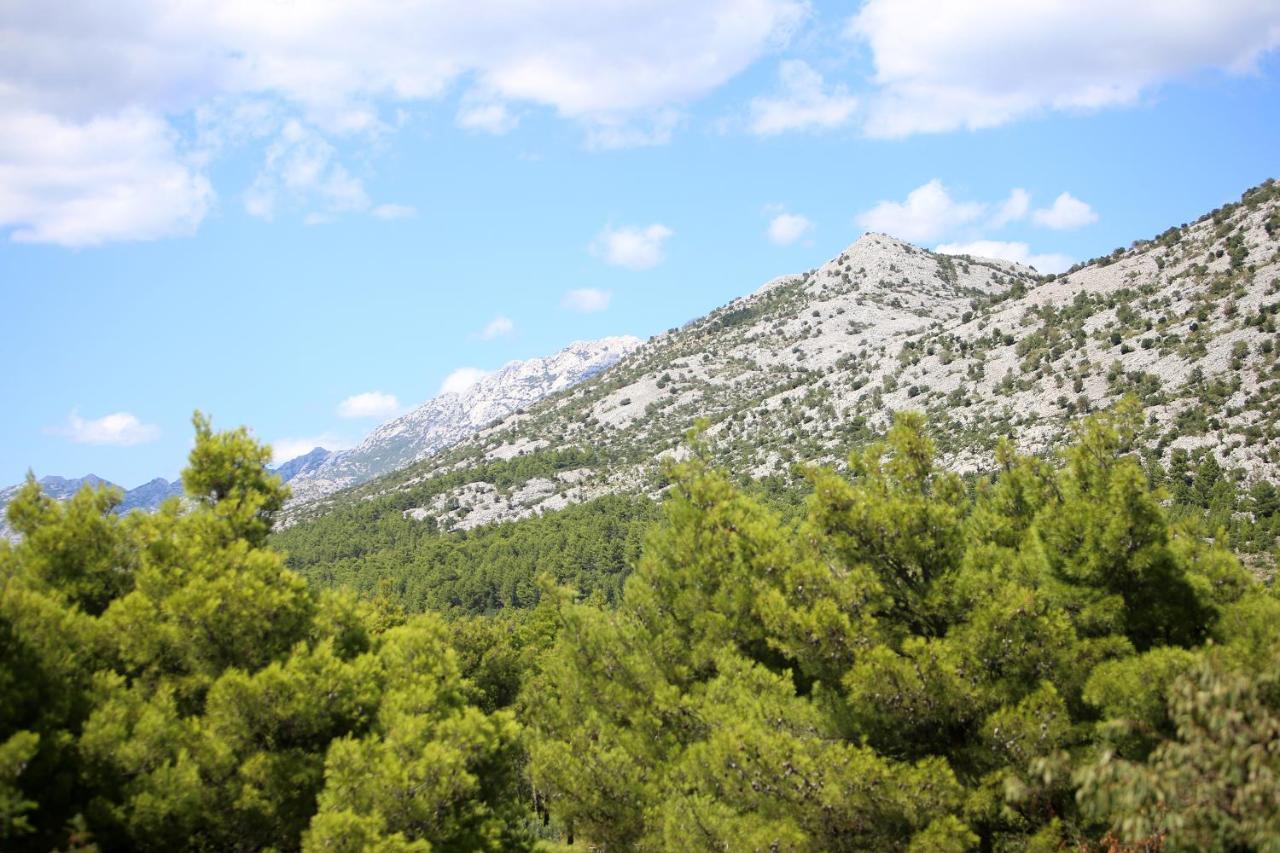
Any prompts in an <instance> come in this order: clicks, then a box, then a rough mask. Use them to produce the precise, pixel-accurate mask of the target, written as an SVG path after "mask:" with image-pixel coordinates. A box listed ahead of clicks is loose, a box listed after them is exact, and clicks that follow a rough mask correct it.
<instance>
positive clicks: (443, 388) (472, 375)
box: [440, 367, 489, 394]
mask: <svg viewBox="0 0 1280 853" xmlns="http://www.w3.org/2000/svg"><path fill="white" fill-rule="evenodd" d="M488 375H489V371H487V370H481V369H480V368H478V367H459V368H458V369H457V370H455V371H453V373H450V374H449V375H448V376H446V377H445V378H444V381H443V382H441V383H440V393H441V394H461V393H462V392H463V391H466V390H467V389H468V388H470V387H471V386H472V385H475V384H476V383H477V382H479V381H480V380H481V379H484V378H485V377H486V376H488Z"/></svg>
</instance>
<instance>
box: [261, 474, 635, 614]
mask: <svg viewBox="0 0 1280 853" xmlns="http://www.w3.org/2000/svg"><path fill="white" fill-rule="evenodd" d="M657 517H658V508H657V504H655V503H654V501H653V500H651V499H649V498H646V497H643V496H622V495H607V496H604V497H601V498H597V499H595V500H593V501H590V502H588V503H584V504H578V505H574V506H570V507H567V508H565V509H563V510H561V511H559V512H554V513H548V514H546V515H538V516H533V517H531V518H526V519H522V520H520V521H519V522H516V523H508V524H491V525H484V526H481V527H478V528H476V529H474V530H467V531H458V532H449V533H442V532H439V531H438V530H437V529H436V526H435V524H434V523H433V522H431V521H430V520H428V521H425V522H424V521H414V520H412V519H405V518H402V517H400V516H399V515H398V514H396V515H384V516H381V517H380V518H378V519H377V520H376V521H372V522H368V521H367V520H366V518H365V517H364V516H361V515H342V516H339V517H337V518H332V519H331V518H328V517H326V518H323V519H320V520H319V521H316V522H312V523H309V524H301V525H298V526H296V527H292V528H289V529H287V530H283V531H281V532H279V533H277V534H275V535H274V536H273V537H272V544H273V545H274V546H275V547H277V548H279V549H281V550H283V551H284V552H285V553H286V555H287V556H286V560H287V563H288V565H289V566H290V567H291V568H293V569H295V570H296V571H297V572H298V573H299V574H301V575H302V576H303V577H305V578H307V579H308V580H309V581H311V582H312V583H314V584H316V585H318V586H323V587H339V586H346V587H350V588H352V589H355V590H357V591H359V592H360V593H361V594H363V595H365V596H366V597H376V596H379V595H381V596H386V597H389V598H391V599H393V600H395V601H396V603H397V604H399V605H400V606H402V607H404V608H405V609H407V610H409V611H410V612H415V613H420V612H423V611H427V610H434V611H443V612H450V613H457V614H482V613H494V612H497V611H499V610H502V609H504V608H521V607H532V606H533V605H534V604H536V603H537V601H538V596H539V590H538V586H537V582H536V579H537V577H538V575H539V574H540V573H544V572H545V573H548V574H550V575H551V576H552V577H553V578H554V579H555V581H556V582H557V583H561V584H568V585H570V586H572V587H574V588H576V589H580V590H587V591H598V592H599V593H600V594H601V595H603V596H604V599H605V600H606V601H608V602H614V601H616V600H617V599H618V598H620V597H621V594H622V582H623V580H624V579H625V578H626V574H627V572H628V571H629V570H630V567H631V566H633V565H634V564H635V562H636V559H637V557H638V556H639V553H640V545H641V542H642V540H643V537H644V532H645V530H647V529H648V527H649V526H650V524H651V523H652V522H653V521H654V520H656V519H657ZM352 551H356V553H355V554H352V553H351V552H352Z"/></svg>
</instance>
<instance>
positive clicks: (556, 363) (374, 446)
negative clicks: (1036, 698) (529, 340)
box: [292, 337, 641, 505]
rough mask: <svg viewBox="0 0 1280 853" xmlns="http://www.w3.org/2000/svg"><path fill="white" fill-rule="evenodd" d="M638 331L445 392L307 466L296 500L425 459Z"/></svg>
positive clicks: (608, 360)
mask: <svg viewBox="0 0 1280 853" xmlns="http://www.w3.org/2000/svg"><path fill="white" fill-rule="evenodd" d="M640 344H641V341H640V340H639V339H638V338H632V337H610V338H601V339H600V340H596V341H576V342H574V343H572V344H569V346H567V347H565V348H564V349H562V350H560V351H559V352H557V353H555V354H554V355H550V356H546V357H544V358H531V359H528V360H527V361H513V362H510V363H509V364H507V365H506V366H504V367H503V368H502V369H501V370H498V371H496V372H495V373H493V374H491V375H489V376H486V377H484V378H482V379H481V380H480V381H478V382H476V383H475V384H474V385H472V386H471V387H469V388H467V389H466V390H464V391H461V392H456V391H450V392H445V393H442V394H440V395H439V396H437V397H434V398H432V399H430V400H428V401H427V402H425V403H423V404H422V405H421V406H418V407H417V408H416V409H414V410H413V411H411V412H409V413H407V414H404V415H401V416H400V417H397V418H394V419H393V420H390V421H387V422H386V423H384V424H382V425H381V426H380V427H378V428H377V429H375V430H374V431H373V432H371V433H370V434H369V435H368V436H367V437H366V438H365V439H364V441H362V442H360V444H359V445H357V446H356V447H353V448H351V449H350V450H344V451H340V452H338V453H334V454H332V455H331V456H329V457H328V458H326V459H324V460H323V462H321V463H320V464H318V465H315V466H314V467H312V468H310V469H308V470H305V471H301V472H300V473H299V474H298V476H297V477H296V479H295V480H294V481H293V484H292V485H293V503H294V504H295V505H296V504H300V503H306V502H310V501H315V500H317V499H319V498H323V497H325V496H326V495H329V494H331V493H333V492H336V491H338V490H340V489H343V488H347V487H349V486H353V485H358V484H360V483H364V482H367V481H369V480H372V479H373V478H375V477H377V476H379V475H381V474H386V473H388V472H391V471H396V470H398V469H400V468H403V467H405V466H406V465H409V464H412V463H413V462H416V461H418V460H421V459H424V458H426V457H428V456H430V455H431V454H433V453H436V452H437V451H439V450H441V449H442V448H445V447H449V446H451V445H453V444H456V443H457V442H458V441H460V440H462V439H463V438H466V437H467V436H469V435H472V434H474V433H475V432H477V431H479V430H480V429H482V428H484V427H485V426H487V425H489V424H492V423H494V422H495V421H499V420H501V419H502V418H505V417H507V416H508V415H511V414H512V413H513V412H517V411H519V410H521V409H523V408H524V407H526V406H529V405H531V404H533V403H535V402H537V401H538V400H540V399H542V398H543V397H546V396H547V395H548V394H554V393H556V392H559V391H563V390H565V389H567V388H570V387H572V386H574V385H577V384H578V383H580V382H582V381H584V380H587V379H590V378H591V377H592V376H595V375H596V374H597V373H599V372H601V371H602V370H604V369H606V368H607V367H609V366H611V365H613V364H614V363H616V362H617V361H618V360H619V359H621V358H622V357H623V356H625V355H626V354H627V353H630V352H632V351H633V350H635V349H636V347H638V346H640Z"/></svg>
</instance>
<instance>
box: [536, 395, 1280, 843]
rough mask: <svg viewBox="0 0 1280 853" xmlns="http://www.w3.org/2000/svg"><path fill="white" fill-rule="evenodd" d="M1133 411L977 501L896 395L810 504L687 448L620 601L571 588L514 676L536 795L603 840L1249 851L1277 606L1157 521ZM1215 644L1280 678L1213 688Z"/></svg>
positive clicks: (1207, 550) (1267, 725)
mask: <svg viewBox="0 0 1280 853" xmlns="http://www.w3.org/2000/svg"><path fill="white" fill-rule="evenodd" d="M1137 417H1138V416H1137V412H1136V410H1135V409H1134V408H1133V407H1132V406H1122V407H1120V408H1119V409H1118V410H1117V411H1116V412H1114V413H1111V414H1107V415H1102V416H1097V417H1094V418H1092V419H1091V420H1089V421H1087V422H1085V423H1083V424H1082V425H1081V426H1080V428H1079V429H1078V432H1077V440H1076V442H1075V444H1074V445H1073V446H1072V447H1071V448H1070V449H1069V450H1068V451H1067V452H1066V454H1065V456H1064V459H1063V465H1062V466H1061V468H1055V467H1053V466H1051V465H1048V464H1045V463H1043V462H1038V461H1035V460H1032V459H1028V458H1022V457H1019V456H1017V455H1016V454H1015V453H1013V452H1012V450H1011V449H1010V448H1009V447H1008V446H1003V447H1001V449H1000V450H999V451H998V454H997V468H998V470H997V473H996V474H995V476H994V477H992V478H990V479H989V480H987V481H984V482H982V483H979V484H978V487H977V489H976V492H974V493H972V494H971V493H970V492H968V491H966V489H965V487H964V485H963V484H962V483H961V481H960V480H959V479H958V478H957V477H955V476H954V475H953V474H950V473H947V472H945V471H943V470H941V469H939V468H938V467H937V466H936V465H935V463H934V458H933V448H932V446H931V443H930V441H929V440H928V438H927V437H926V435H925V432H924V429H923V424H922V422H921V420H920V419H919V418H918V417H917V416H914V415H903V416H900V417H899V418H898V420H897V422H896V424H895V425H894V427H893V429H892V430H891V431H890V433H889V435H888V437H887V440H886V441H885V442H884V443H883V444H879V445H876V446H873V447H871V448H869V449H868V450H867V451H866V452H864V453H861V454H858V455H856V456H855V457H854V458H853V459H852V460H851V465H850V469H849V473H848V475H841V474H837V473H835V472H832V471H829V470H819V471H815V472H812V473H811V475H810V479H811V481H812V484H813V493H812V495H811V497H810V498H809V502H808V507H807V511H806V513H805V514H804V516H803V517H802V518H801V519H799V520H797V521H785V520H784V519H782V518H781V517H779V516H777V515H775V514H774V513H772V512H771V511H769V510H768V509H766V508H765V507H763V506H762V505H761V504H759V503H758V502H757V501H755V500H753V499H752V498H750V497H748V496H746V495H744V494H743V493H742V492H741V491H739V490H738V489H736V488H735V487H734V486H732V485H731V484H730V482H729V480H728V479H727V478H726V477H725V475H723V474H722V473H720V472H718V471H716V470H714V469H713V468H711V467H709V466H708V465H707V464H706V463H705V462H704V461H702V459H701V458H695V459H694V460H692V461H690V462H688V463H685V464H683V465H680V466H678V467H677V468H675V469H674V470H673V472H672V477H673V480H674V484H675V485H674V488H673V490H672V494H671V496H670V498H669V499H668V501H667V504H666V507H665V521H664V522H663V523H662V524H661V525H660V526H659V527H658V528H657V529H656V530H655V531H654V533H653V534H652V536H651V538H650V540H649V541H648V543H647V545H646V548H645V550H644V556H643V558H642V559H641V561H640V563H639V566H638V568H637V570H636V572H635V573H634V574H633V576H632V577H631V578H630V579H629V580H628V582H627V584H626V587H625V592H624V596H623V600H622V602H621V604H620V606H619V607H617V608H616V609H613V610H606V609H601V608H599V607H595V606H591V605H584V604H576V603H573V602H572V596H571V594H570V593H568V592H567V591H566V592H562V593H561V595H560V599H559V604H558V612H559V614H560V620H561V625H562V627H561V631H560V636H559V639H558V640H557V642H556V644H555V645H554V647H553V648H552V650H551V651H550V652H549V653H548V654H547V656H546V657H545V658H544V659H543V660H542V661H541V665H540V672H538V673H537V674H536V675H534V676H533V677H532V678H531V680H530V681H529V682H528V683H527V684H526V687H525V700H524V701H525V703H526V705H527V707H528V725H529V727H530V729H531V737H530V740H531V743H530V747H529V749H530V773H531V776H532V779H533V782H534V785H535V787H536V789H537V790H539V791H540V792H541V793H542V794H543V795H544V796H545V797H546V798H547V799H548V801H549V802H550V809H551V811H552V813H553V814H555V815H557V816H558V817H559V818H560V819H561V820H562V821H563V822H564V823H565V825H567V826H571V827H572V828H573V830H574V832H576V833H577V834H579V835H581V836H582V837H584V838H587V839H590V840H591V841H594V842H600V843H605V844H606V845H607V846H608V847H609V849H649V850H663V849H681V850H726V849H727V850H766V849H775V850H776V849H785V850H866V849H876V850H894V849H897V850H906V849H911V850H964V849H972V848H976V847H978V846H979V845H981V846H983V847H984V848H986V849H992V848H995V849H1023V848H1031V849H1046V850H1048V849H1056V848H1059V847H1061V846H1064V845H1069V844H1085V845H1087V844H1089V843H1094V842H1098V841H1100V840H1101V839H1102V838H1103V837H1104V836H1107V835H1108V834H1109V833H1110V834H1111V838H1112V839H1113V840H1114V839H1116V838H1119V839H1122V840H1124V841H1126V842H1132V843H1137V844H1142V843H1153V844H1154V843H1168V844H1169V845H1171V846H1175V847H1176V846H1182V847H1187V848H1192V847H1197V846H1199V847H1202V848H1203V847H1214V846H1216V845H1219V844H1221V845H1225V846H1231V845H1233V844H1257V843H1258V839H1261V838H1263V837H1265V832H1267V831H1272V832H1274V828H1273V827H1272V826H1271V823H1272V822H1273V818H1271V817H1266V818H1264V817H1248V818H1245V817H1240V814H1241V812H1239V811H1238V809H1239V808H1243V807H1244V806H1245V805H1246V804H1252V805H1254V806H1258V807H1259V808H1261V806H1260V805H1259V804H1261V803H1262V802H1263V801H1264V800H1265V798H1266V797H1271V803H1272V804H1273V806H1274V802H1276V797H1277V796H1280V783H1278V782H1277V777H1276V775H1275V768H1276V762H1277V758H1278V756H1277V753H1276V751H1275V748H1274V743H1275V741H1274V740H1268V738H1274V737H1275V735H1274V723H1273V721H1274V719H1275V714H1276V699H1277V698H1278V697H1280V692H1277V691H1276V690H1274V684H1275V683H1276V680H1275V679H1276V676H1277V674H1278V673H1277V670H1276V666H1277V660H1276V658H1275V657H1274V656H1273V652H1274V650H1275V649H1277V648H1278V646H1277V643H1278V642H1280V620H1277V619H1275V618H1273V616H1274V615H1275V614H1274V613H1273V610H1274V608H1273V607H1272V605H1273V604H1274V603H1276V602H1275V599H1273V598H1271V597H1270V596H1269V594H1268V592H1267V591H1266V590H1265V589H1263V588H1262V587H1260V586H1259V585H1257V584H1256V583H1255V582H1254V581H1252V580H1251V578H1250V576H1249V575H1248V573H1246V572H1245V571H1244V570H1243V569H1242V568H1241V567H1240V566H1239V565H1238V563H1237V562H1236V561H1235V560H1234V558H1232V557H1231V556H1230V554H1228V553H1226V552H1224V551H1222V550H1221V549H1219V548H1218V547H1216V546H1214V545H1212V544H1208V543H1206V542H1204V541H1203V540H1201V539H1199V538H1197V537H1194V536H1191V535H1188V534H1186V533H1184V532H1182V531H1181V530H1180V529H1179V528H1177V527H1176V526H1174V525H1172V524H1171V523H1170V521H1169V519H1168V518H1167V516H1166V511H1165V509H1164V507H1163V506H1162V503H1161V499H1160V496H1159V495H1158V494H1155V493H1153V492H1152V491H1151V490H1150V488H1149V487H1148V485H1147V483H1148V480H1147V478H1146V476H1145V474H1144V472H1143V470H1142V468H1141V466H1140V465H1139V462H1138V461H1137V459H1135V458H1134V456H1133V455H1132V454H1131V452H1130V451H1131V446H1132V441H1133V435H1134V429H1135V426H1136V425H1137ZM1211 636H1212V637H1214V638H1216V640H1217V642H1218V644H1219V645H1217V646H1215V647H1214V649H1215V651H1214V652H1213V653H1212V654H1206V652H1205V651H1204V648H1205V647H1204V646H1203V645H1202V644H1203V643H1204V641H1205V640H1206V639H1207V638H1209V637H1211ZM1205 660H1210V661H1224V662H1226V661H1229V662H1231V665H1232V666H1234V667H1236V668H1237V669H1241V668H1242V669H1244V670H1245V671H1248V672H1251V673H1254V674H1257V673H1270V674H1269V675H1267V676H1266V678H1269V679H1271V680H1269V681H1266V680H1265V679H1264V680H1263V682H1261V683H1265V684H1266V685H1269V686H1268V687H1267V688H1266V689H1265V690H1263V691H1261V693H1259V692H1257V691H1255V692H1254V693H1248V694H1244V693H1241V692H1240V690H1239V684H1240V683H1242V682H1240V681H1239V679H1243V678H1245V676H1243V675H1232V676H1230V678H1234V679H1237V680H1236V681H1230V682H1229V683H1230V684H1231V685H1236V686H1234V687H1230V688H1229V689H1228V688H1222V689H1220V690H1218V691H1217V692H1216V693H1213V694H1211V695H1210V696H1209V697H1208V698H1206V697H1205V696H1203V695H1201V693H1200V692H1197V690H1196V688H1195V687H1194V683H1193V682H1192V681H1189V680H1188V677H1187V675H1188V673H1194V672H1196V671H1198V670H1197V669H1196V668H1197V667H1199V666H1201V665H1202V663H1201V662H1202V661H1205ZM1206 665H1207V664H1206ZM1227 665H1228V664H1227V663H1221V664H1219V666H1227ZM1222 677H1223V678H1227V677H1228V676H1222ZM1259 677H1260V678H1261V676H1259ZM1200 678H1201V679H1202V681H1203V678H1204V676H1200ZM1267 691H1270V692H1267ZM1262 693H1265V695H1262ZM1219 695H1221V697H1222V700H1221V702H1219V700H1218V698H1216V697H1218V696H1219ZM1188 703H1190V704H1188ZM1223 703H1225V704H1223ZM1234 714H1243V716H1244V717H1245V718H1246V719H1247V720H1248V726H1247V727H1246V728H1245V729H1244V730H1243V731H1241V730H1238V729H1230V724H1231V723H1230V721H1231V720H1233V719H1237V718H1236V717H1234V716H1233V715H1234ZM1225 740H1230V743H1224V741H1225ZM1237 758H1238V759H1239V760H1240V761H1244V762H1246V764H1245V766H1244V767H1243V768H1241V769H1237V771H1236V772H1234V773H1228V772H1227V768H1228V765H1229V763H1230V762H1231V761H1233V760H1236V759H1237ZM1254 768H1257V769H1256V770H1255V769H1254ZM1202 771H1203V776H1204V778H1201V774H1202ZM1117 780H1118V781H1117ZM1193 782H1194V783H1195V784H1199V785H1201V786H1202V789H1203V794H1199V793H1198V794H1197V797H1196V799H1195V800H1194V801H1193V802H1192V803H1190V804H1188V810H1189V811H1188V813H1187V814H1186V815H1182V814H1181V813H1180V811H1179V808H1178V806H1177V805H1176V803H1177V796H1175V792H1176V791H1179V790H1182V789H1183V788H1182V787H1179V786H1187V785H1191V784H1192V783H1193ZM1117 787H1118V788H1119V789H1120V792H1119V793H1117ZM1197 790H1199V789H1197ZM1262 811H1264V812H1265V811H1266V809H1265V808H1262ZM1270 814H1272V815H1274V807H1272V809H1271V811H1270Z"/></svg>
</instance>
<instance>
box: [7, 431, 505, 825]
mask: <svg viewBox="0 0 1280 853" xmlns="http://www.w3.org/2000/svg"><path fill="white" fill-rule="evenodd" d="M195 424H196V443H195V448H194V449H193V450H192V453H191V463H190V467H189V468H188V469H187V471H186V473H185V475H184V483H185V485H186V488H187V492H188V495H189V497H190V498H191V499H192V501H193V502H194V504H195V507H194V509H192V510H190V511H185V512H184V511H182V510H181V508H180V507H179V504H178V502H177V501H176V500H174V501H171V502H170V503H169V504H168V505H166V506H165V507H164V508H163V509H161V510H160V511H159V512H157V513H154V514H150V515H148V514H141V513H135V514H132V515H130V516H127V517H125V518H123V519H122V518H118V517H116V516H114V515H112V514H111V513H110V510H111V509H112V508H113V507H114V505H115V504H116V502H118V500H119V494H118V493H113V492H111V491H108V490H103V491H97V492H93V491H84V492H81V493H80V494H79V495H77V496H76V497H75V498H73V499H72V500H71V501H69V502H67V503H66V504H58V503H56V502H54V501H51V500H49V499H47V498H44V497H42V496H41V495H40V493H39V489H38V488H37V487H36V486H35V485H34V483H29V484H28V485H27V487H26V488H25V489H24V490H23V492H22V494H21V495H20V496H19V497H18V499H17V500H15V501H14V502H13V503H12V504H11V505H10V511H9V513H10V514H9V517H10V520H11V522H12V523H13V524H14V526H15V528H16V529H18V530H19V531H20V532H21V533H22V534H23V539H22V541H21V542H20V544H18V545H16V546H13V547H10V546H8V545H2V546H0V584H2V586H0V846H2V847H4V848H5V849H31V850H48V849H51V848H53V847H55V846H60V845H66V844H68V843H76V844H79V845H81V846H83V845H85V844H88V843H90V842H92V843H96V844H97V845H99V846H100V847H101V848H103V849H111V850H117V849H118V850H126V849H128V850H181V849H199V850H258V849H265V848H272V849H298V848H300V847H306V848H310V849H315V850H358V849H371V848H380V849H406V850H408V849H414V850H425V849H428V847H429V846H432V845H437V846H445V847H449V846H452V847H454V848H455V849H491V850H497V849H507V848H511V847H519V846H522V845H523V844H524V841H523V836H522V835H521V834H520V832H519V827H520V820H519V819H518V818H517V817H514V816H513V808H515V799H514V796H513V790H514V788H513V786H514V783H515V781H516V779H517V778H518V774H517V772H516V765H515V761H516V759H517V758H518V756H519V751H518V748H517V727H516V723H515V720H514V718H513V717H512V715H511V712H510V711H483V710H481V709H480V708H479V707H477V705H476V704H475V703H474V702H473V699H475V698H476V692H475V690H474V689H473V688H472V687H471V685H470V684H469V683H468V682H467V681H466V680H465V679H464V678H463V675H462V672H461V669H460V664H459V659H458V656H457V654H456V653H455V652H454V651H453V650H452V648H450V645H449V638H448V631H447V629H446V627H445V626H444V624H443V623H442V622H441V621H440V620H439V619H438V618H437V617H434V616H430V615H427V616H419V617H415V618H413V619H410V620H405V619H404V618H403V617H400V616H397V615H396V614H395V612H394V610H388V609H386V608H382V609H379V608H378V607H377V606H375V605H369V604H361V603H358V602H357V601H356V600H355V598H354V597H353V596H352V595H351V594H349V593H335V592H326V593H324V594H317V593H315V592H313V591H311V590H309V589H308V588H307V585H306V584H305V582H304V581H303V580H302V578H300V577H298V576H297V575H295V574H293V573H292V572H290V571H288V570H287V569H285V568H284V564H283V562H282V559H281V557H280V555H278V554H277V553H275V552H274V551H271V550H269V549H267V548H266V547H264V543H265V540H266V534H267V532H268V531H269V529H270V524H271V520H272V514H273V512H274V511H275V510H277V509H278V508H279V507H280V506H281V505H282V503H283V501H284V499H285V497H286V496H287V491H286V489H285V488H284V487H283V486H282V485H281V484H280V482H279V480H278V479H276V478H275V477H273V476H271V475H270V474H268V473H267V471H266V470H265V464H266V462H267V460H268V458H269V454H268V452H267V450H266V449H265V448H263V447H261V446H259V445H258V444H256V443H255V442H254V441H253V440H252V439H251V438H250V436H249V435H248V433H247V432H245V431H244V430H237V431H233V432H224V433H215V432H213V431H212V429H211V428H210V425H209V422H208V421H207V420H206V419H204V418H203V417H201V416H199V415H197V417H196V420H195Z"/></svg>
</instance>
